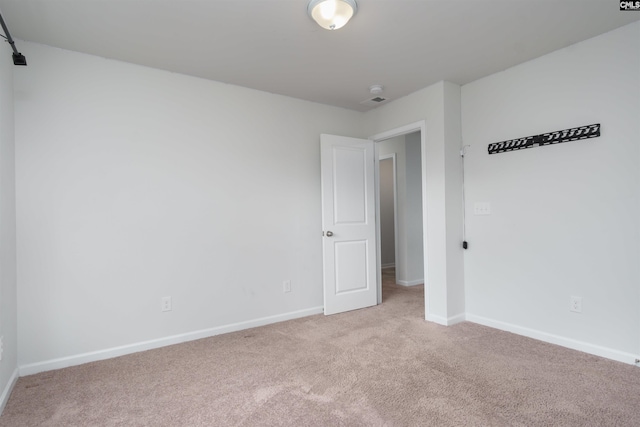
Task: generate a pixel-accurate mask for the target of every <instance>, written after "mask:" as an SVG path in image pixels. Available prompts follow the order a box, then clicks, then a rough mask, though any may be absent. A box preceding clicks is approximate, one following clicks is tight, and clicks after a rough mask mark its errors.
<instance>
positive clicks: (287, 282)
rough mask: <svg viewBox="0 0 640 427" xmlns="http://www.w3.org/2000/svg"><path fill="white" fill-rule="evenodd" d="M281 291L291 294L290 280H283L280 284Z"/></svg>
mask: <svg viewBox="0 0 640 427" xmlns="http://www.w3.org/2000/svg"><path fill="white" fill-rule="evenodd" d="M282 290H283V291H284V292H285V293H286V292H291V280H285V281H284V282H282Z"/></svg>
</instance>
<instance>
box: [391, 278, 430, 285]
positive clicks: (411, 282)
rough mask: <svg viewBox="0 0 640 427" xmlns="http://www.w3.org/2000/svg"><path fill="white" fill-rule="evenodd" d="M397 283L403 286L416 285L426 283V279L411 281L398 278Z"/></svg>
mask: <svg viewBox="0 0 640 427" xmlns="http://www.w3.org/2000/svg"><path fill="white" fill-rule="evenodd" d="M396 283H397V284H398V285H401V286H416V285H422V284H423V283H424V279H417V280H409V281H407V280H398V281H397V282H396Z"/></svg>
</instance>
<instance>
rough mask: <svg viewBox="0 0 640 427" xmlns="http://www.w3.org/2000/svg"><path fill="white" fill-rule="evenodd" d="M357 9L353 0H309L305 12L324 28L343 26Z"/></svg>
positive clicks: (334, 28) (332, 28) (335, 28)
mask: <svg viewBox="0 0 640 427" xmlns="http://www.w3.org/2000/svg"><path fill="white" fill-rule="evenodd" d="M357 11H358V5H357V4H356V1H355V0H311V1H310V2H309V6H308V7H307V13H308V14H309V16H310V17H311V18H313V20H314V21H316V22H317V23H318V25H320V26H321V27H322V28H324V29H326V30H337V29H339V28H342V27H344V26H345V25H346V24H347V22H349V19H351V18H352V17H353V15H355V14H356V12H357Z"/></svg>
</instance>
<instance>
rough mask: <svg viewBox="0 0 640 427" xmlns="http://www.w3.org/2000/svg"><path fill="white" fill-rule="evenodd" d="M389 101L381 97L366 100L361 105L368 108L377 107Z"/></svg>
mask: <svg viewBox="0 0 640 427" xmlns="http://www.w3.org/2000/svg"><path fill="white" fill-rule="evenodd" d="M388 100H389V98H383V97H381V96H374V97H373V98H370V99H365V100H364V101H362V102H361V103H360V104H362V105H366V106H367V107H377V106H378V105H380V104H384V103H385V102H387V101H388Z"/></svg>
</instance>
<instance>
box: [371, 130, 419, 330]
mask: <svg viewBox="0 0 640 427" xmlns="http://www.w3.org/2000/svg"><path fill="white" fill-rule="evenodd" d="M418 131H419V132H420V161H421V162H420V167H421V169H422V246H423V254H424V255H423V256H424V260H423V264H424V272H423V275H424V282H425V283H424V300H425V304H424V318H425V319H428V318H429V283H428V281H427V277H428V276H427V270H428V268H429V263H428V262H427V261H428V260H427V253H428V251H427V246H428V237H429V236H428V233H427V167H426V165H427V162H426V153H427V122H426V120H420V121H418V122H414V123H409V124H407V125H404V126H400V127H397V128H393V129H390V130H388V131H385V132H381V133H377V134H375V135H373V136H370V137H369V139H370V140H372V141H373V142H375V143H376V144H375V145H374V146H375V160H374V161H375V167H374V168H373V170H374V173H375V186H376V188H375V190H376V240H377V248H376V264H377V265H376V269H377V271H381V268H382V257H381V246H380V243H381V242H380V197H379V194H380V164H379V163H380V161H379V159H378V156H379V145H378V144H377V143H378V142H381V141H384V140H387V139H390V138H394V137H396V136H402V135H407V134H409V133H413V132H418ZM377 286H378V304H381V303H382V275H381V274H378V284H377Z"/></svg>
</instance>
